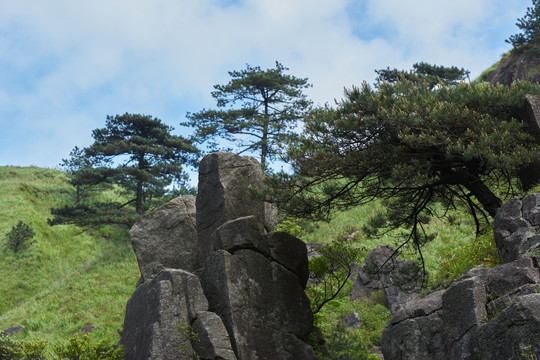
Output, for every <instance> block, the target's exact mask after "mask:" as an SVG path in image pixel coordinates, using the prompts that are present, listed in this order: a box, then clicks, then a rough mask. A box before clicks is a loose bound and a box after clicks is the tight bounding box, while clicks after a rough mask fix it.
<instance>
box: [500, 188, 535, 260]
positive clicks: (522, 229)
mask: <svg viewBox="0 0 540 360" xmlns="http://www.w3.org/2000/svg"><path fill="white" fill-rule="evenodd" d="M539 225H540V193H534V194H529V195H526V196H524V197H523V198H519V197H516V198H514V199H512V200H510V201H508V202H507V203H505V204H504V205H503V206H501V208H500V209H499V210H498V211H497V214H496V216H495V221H494V223H493V232H494V234H495V243H496V244H497V249H498V251H499V255H500V256H501V259H502V260H503V262H512V261H514V260H516V259H518V258H520V257H527V256H531V255H534V254H537V253H539V251H540V232H539V230H538V226H539Z"/></svg>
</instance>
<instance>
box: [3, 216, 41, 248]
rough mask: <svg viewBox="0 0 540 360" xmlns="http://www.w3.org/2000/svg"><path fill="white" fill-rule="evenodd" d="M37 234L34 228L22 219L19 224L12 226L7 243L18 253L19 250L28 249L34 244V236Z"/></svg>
mask: <svg viewBox="0 0 540 360" xmlns="http://www.w3.org/2000/svg"><path fill="white" fill-rule="evenodd" d="M34 235H36V233H35V232H34V230H32V228H31V227H30V226H28V225H27V224H25V223H24V222H22V221H19V223H18V224H17V226H14V227H12V228H11V231H10V232H8V233H7V235H6V244H7V247H8V249H10V250H12V251H13V252H14V253H16V252H17V251H19V250H26V249H28V248H29V247H30V245H32V242H31V241H30V240H32V238H33V237H34Z"/></svg>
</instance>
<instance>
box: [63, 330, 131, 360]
mask: <svg viewBox="0 0 540 360" xmlns="http://www.w3.org/2000/svg"><path fill="white" fill-rule="evenodd" d="M54 352H55V353H56V355H58V357H59V358H60V359H65V360H120V359H123V358H124V350H123V348H122V346H119V347H113V346H110V345H109V344H108V342H107V341H106V340H101V341H98V342H96V343H92V342H91V341H90V337H89V336H87V335H83V336H73V337H72V338H70V339H69V340H68V341H67V342H65V343H64V344H61V345H57V346H55V347H54Z"/></svg>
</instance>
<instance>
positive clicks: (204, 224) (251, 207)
mask: <svg viewBox="0 0 540 360" xmlns="http://www.w3.org/2000/svg"><path fill="white" fill-rule="evenodd" d="M263 182H264V172H263V169H262V167H261V164H260V163H259V162H258V161H257V160H255V159H254V158H252V157H248V156H239V155H236V154H232V153H223V152H217V153H212V154H209V155H207V156H205V157H204V158H203V159H202V160H201V163H200V165H199V186H198V195H197V232H198V241H199V248H200V259H201V264H204V260H206V258H207V257H208V256H210V255H211V254H212V252H214V251H215V250H219V249H220V245H219V243H218V240H217V239H216V237H215V235H216V234H215V231H216V229H217V228H218V227H220V226H221V225H223V224H224V223H226V222H227V221H230V220H235V219H237V218H240V217H245V216H255V218H256V219H257V221H258V222H259V223H260V224H261V225H262V226H263V227H264V229H265V230H266V231H272V230H274V228H275V227H276V224H277V209H276V208H275V207H274V206H272V205H270V204H268V203H265V202H263V201H261V200H260V199H258V198H256V197H255V196H254V194H253V190H257V189H261V188H262V186H263Z"/></svg>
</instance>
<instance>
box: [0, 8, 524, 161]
mask: <svg viewBox="0 0 540 360" xmlns="http://www.w3.org/2000/svg"><path fill="white" fill-rule="evenodd" d="M528 6H531V1H530V0H452V1H448V0H407V1H405V0H92V1H88V0H78V1H74V0H47V1H42V0H17V1H10V0H0V166H4V165H13V166H39V167H48V168H58V167H59V164H60V162H61V161H62V159H64V158H68V157H69V153H70V151H71V150H72V149H73V148H74V147H75V146H78V147H86V146H89V145H90V144H91V143H92V136H91V134H92V130H93V129H97V128H103V127H104V126H105V120H106V116H107V115H113V116H114V115H117V114H124V113H126V112H127V113H133V114H144V115H151V116H153V117H157V118H159V119H161V120H162V121H163V122H164V123H166V124H167V125H170V126H173V127H174V128H175V131H174V133H175V134H177V135H183V136H189V135H190V134H191V129H189V128H184V127H181V126H180V122H182V121H185V120H186V113H188V112H192V113H194V112H198V111H200V110H202V109H203V108H206V109H211V108H215V107H216V104H215V101H214V99H213V98H212V97H211V94H210V93H211V91H212V90H213V86H214V85H216V84H226V83H227V82H229V80H230V77H229V75H228V72H229V71H233V70H242V69H245V68H246V64H250V65H252V66H260V67H261V68H262V69H268V68H273V67H274V66H275V62H276V61H279V62H280V63H282V64H283V65H284V66H285V67H287V68H289V71H288V72H287V73H289V74H291V75H294V76H296V77H300V78H308V79H309V83H311V84H312V85H313V87H312V88H310V89H308V90H306V91H305V93H306V94H307V95H308V97H309V98H310V99H311V100H313V101H314V103H315V104H318V105H323V104H326V103H329V104H334V101H335V100H339V99H340V98H342V96H343V93H344V89H348V88H351V87H352V86H355V85H360V84H361V83H362V82H364V81H366V82H368V83H373V82H374V80H375V76H376V74H375V72H374V70H376V69H383V68H386V67H390V68H398V69H411V68H412V65H413V64H414V63H417V62H422V61H423V62H428V63H430V64H436V65H444V66H457V67H460V68H465V69H468V70H470V71H471V78H473V79H474V78H475V77H477V76H478V75H480V73H481V72H482V71H483V70H485V69H486V68H488V67H490V66H491V65H492V64H493V63H495V62H496V61H498V60H499V58H500V56H501V55H502V54H503V53H504V52H506V51H507V50H509V49H510V45H509V44H507V43H505V39H507V38H508V37H509V36H510V35H512V34H515V33H517V32H519V29H518V28H517V26H516V25H515V23H516V21H517V19H518V18H521V17H523V16H524V15H525V13H526V9H527V7H528Z"/></svg>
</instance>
